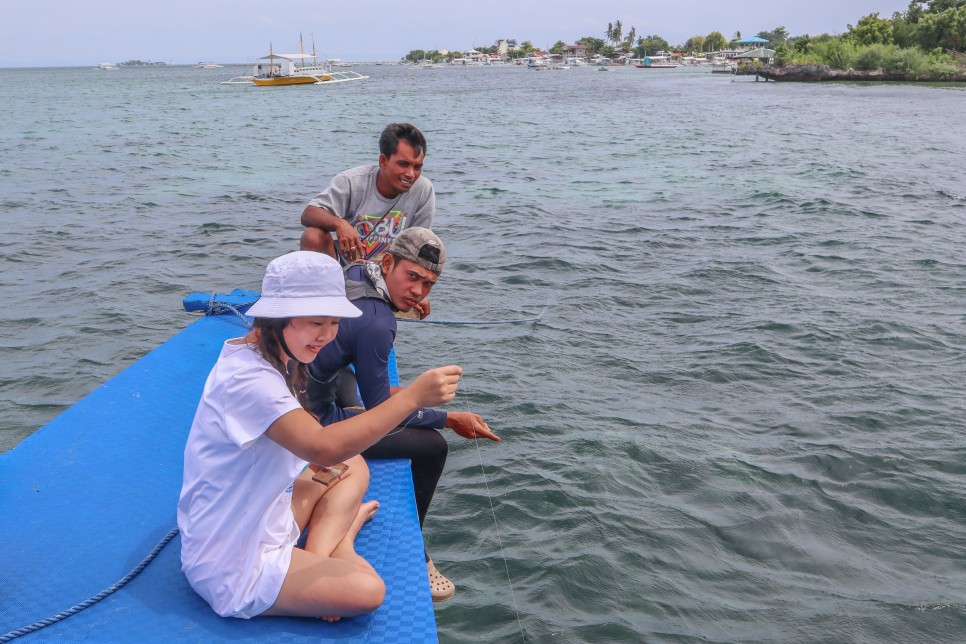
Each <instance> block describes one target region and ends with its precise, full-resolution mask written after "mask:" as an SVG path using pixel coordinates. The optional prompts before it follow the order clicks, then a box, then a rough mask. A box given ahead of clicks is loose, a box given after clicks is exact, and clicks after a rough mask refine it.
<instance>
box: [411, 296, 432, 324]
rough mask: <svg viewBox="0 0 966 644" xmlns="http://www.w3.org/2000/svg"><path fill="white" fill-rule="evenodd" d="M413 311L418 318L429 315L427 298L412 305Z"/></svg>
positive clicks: (421, 318)
mask: <svg viewBox="0 0 966 644" xmlns="http://www.w3.org/2000/svg"><path fill="white" fill-rule="evenodd" d="M413 311H415V312H416V314H417V315H419V319H420V320H425V319H426V316H428V315H429V300H428V299H424V300H423V301H422V302H419V303H418V304H416V306H414V307H413Z"/></svg>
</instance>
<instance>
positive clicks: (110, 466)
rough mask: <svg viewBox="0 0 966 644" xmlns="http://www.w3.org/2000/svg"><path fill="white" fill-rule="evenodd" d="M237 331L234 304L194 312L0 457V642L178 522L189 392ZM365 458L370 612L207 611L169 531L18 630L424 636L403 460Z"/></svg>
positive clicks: (105, 637)
mask: <svg viewBox="0 0 966 644" xmlns="http://www.w3.org/2000/svg"><path fill="white" fill-rule="evenodd" d="M186 308H188V305H187V302H186ZM244 333H245V328H244V327H243V326H242V322H241V320H240V319H239V317H237V316H234V315H219V316H210V317H204V318H202V319H199V320H197V321H195V322H194V323H192V324H191V325H189V326H188V327H187V328H186V329H184V330H183V331H182V332H180V333H179V334H177V335H176V336H175V337H173V338H172V339H171V340H169V341H167V342H165V343H164V344H162V345H161V346H160V347H158V348H157V349H155V350H154V351H152V352H151V353H149V354H148V355H146V356H144V357H143V358H142V359H140V360H138V361H137V362H136V363H134V364H133V365H131V366H130V367H128V368H127V369H125V370H124V371H123V372H121V373H120V374H118V375H117V376H115V377H114V378H112V379H111V380H109V381H108V382H106V383H104V384H103V385H101V386H100V387H98V388H97V389H96V390H95V391H94V392H92V393H91V394H90V395H89V396H87V397H86V398H84V399H83V400H81V401H80V402H78V403H77V404H76V405H74V406H72V407H71V408H70V409H68V410H67V411H65V412H64V413H63V414H61V415H60V416H58V417H57V418H55V419H54V420H52V421H51V422H50V423H49V424H47V425H46V426H45V427H43V428H41V429H40V430H38V431H37V432H35V433H34V434H32V435H31V436H29V437H28V438H27V439H25V440H24V441H23V442H22V443H21V444H20V445H18V446H17V447H16V448H14V449H12V450H10V451H9V452H7V453H5V454H2V455H0V521H2V524H3V534H4V536H3V547H2V548H0V580H2V583H0V641H3V637H4V634H5V633H8V632H12V631H14V630H15V629H19V628H21V627H23V626H25V625H28V624H32V623H34V622H36V621H38V620H41V619H44V618H47V617H50V616H52V615H56V614H58V613H60V612H62V611H65V610H67V609H69V608H71V607H72V606H75V605H76V604H79V603H81V602H84V601H85V600H87V599H88V598H90V597H92V596H93V595H96V594H97V593H99V592H101V591H102V590H104V589H105V588H108V587H110V586H111V585H113V584H114V583H115V582H117V581H118V580H119V579H121V578H122V577H124V576H125V575H126V574H127V573H129V572H130V571H131V570H132V569H134V568H135V567H136V566H137V565H138V564H139V562H141V561H142V559H143V558H144V557H145V556H146V555H147V554H148V553H149V552H151V550H152V549H153V548H154V547H155V546H156V545H157V544H158V543H159V542H160V541H161V540H162V539H163V538H164V537H165V535H167V534H168V533H169V532H170V531H171V530H172V529H173V528H175V527H176V508H177V502H178V494H179V492H180V490H181V477H182V463H183V453H184V444H185V440H186V438H187V435H188V430H189V429H190V426H191V420H192V418H193V417H194V412H195V407H196V405H197V401H198V399H199V397H200V394H201V390H202V387H203V386H204V382H205V379H206V378H207V376H208V371H209V370H210V368H211V365H212V364H214V361H215V359H216V358H217V356H218V353H219V351H220V349H221V346H222V344H223V342H224V341H225V340H226V339H228V338H231V337H237V336H240V335H243V334H244ZM370 467H371V470H372V482H371V485H370V489H369V494H368V496H369V497H370V498H376V499H378V500H379V501H380V509H379V512H378V513H377V514H376V516H375V517H374V518H373V519H372V520H371V521H370V522H369V523H368V524H366V526H365V527H364V528H363V530H362V532H361V533H360V536H359V539H358V541H357V549H358V551H359V553H360V554H361V555H362V556H364V557H365V558H366V559H368V560H369V561H370V562H371V563H372V564H373V566H374V567H375V568H376V570H377V571H378V572H379V573H380V575H382V577H383V579H384V580H385V581H386V586H387V592H386V600H385V602H384V604H383V605H382V607H380V608H379V609H378V610H377V611H376V612H374V613H372V614H370V615H367V616H363V617H356V618H347V619H343V620H341V621H339V622H335V623H329V622H325V621H321V620H315V619H305V618H276V617H271V618H256V619H253V620H239V619H225V618H221V617H218V616H217V615H216V614H215V613H214V612H213V611H212V610H211V608H210V607H209V606H208V605H207V604H206V603H205V602H204V601H203V600H202V599H201V598H199V597H198V596H197V595H196V594H195V593H194V591H193V590H192V589H191V587H190V586H189V585H188V583H187V580H186V579H185V577H184V575H183V574H182V572H181V563H180V551H181V547H180V539H179V538H177V537H175V538H174V539H173V540H172V541H171V542H170V543H168V544H167V546H165V547H164V548H163V549H162V550H161V552H160V554H159V555H158V557H157V558H156V559H155V560H154V561H152V562H151V563H150V564H149V565H148V566H147V567H146V568H145V569H144V571H143V572H141V573H140V574H139V575H138V576H136V577H135V578H134V579H133V580H132V581H131V582H130V583H129V584H127V585H126V586H124V587H123V588H122V589H120V590H119V591H117V592H116V593H114V594H112V595H110V596H108V597H106V598H105V599H103V600H102V601H100V602H98V603H96V604H94V605H93V606H91V607H90V608H87V609H86V610H83V611H81V612H79V613H77V614H76V615H73V616H71V617H68V618H67V619H65V620H63V621H59V622H57V623H55V624H53V625H50V626H48V627H46V628H43V629H41V630H38V631H36V632H34V633H32V634H30V635H27V636H26V637H25V638H24V640H23V641H30V640H33V641H42V640H43V641H46V640H56V641H75V640H88V641H134V640H148V641H159V640H165V641H169V640H178V641H204V642H217V641H228V640H231V641H249V640H258V641H265V642H269V641H288V640H294V639H302V638H311V639H312V640H314V641H321V642H330V641H331V642H336V641H339V642H345V641H354V642H389V641H392V642H398V641H407V642H426V641H436V640H437V635H436V622H435V617H434V614H433V605H432V599H431V597H430V594H429V584H428V580H427V577H426V566H425V563H424V559H423V542H422V536H421V534H420V530H419V523H418V520H417V517H416V506H415V501H414V498H413V491H412V479H411V477H410V472H409V463H408V461H373V462H371V463H370Z"/></svg>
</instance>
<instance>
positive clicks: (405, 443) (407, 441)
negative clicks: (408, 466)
mask: <svg viewBox="0 0 966 644" xmlns="http://www.w3.org/2000/svg"><path fill="white" fill-rule="evenodd" d="M448 451H449V445H447V444H446V439H445V438H443V436H442V434H440V433H439V432H438V431H437V430H435V429H427V428H423V427H404V428H401V429H400V428H397V429H394V430H392V431H391V432H390V433H389V434H388V435H386V436H384V437H383V438H382V440H380V441H379V442H378V443H376V444H375V445H373V446H372V447H370V448H369V449H367V450H366V451H364V452H363V453H362V455H363V456H364V457H365V458H366V459H370V458H408V459H409V460H410V461H412V472H413V490H414V492H415V493H416V512H417V513H418V514H419V527H420V528H422V527H423V521H424V520H425V519H426V512H427V511H428V510H429V504H430V503H432V502H433V493H434V492H436V484H437V483H438V482H439V477H440V476H441V475H442V474H443V466H444V465H446V454H447V452H448Z"/></svg>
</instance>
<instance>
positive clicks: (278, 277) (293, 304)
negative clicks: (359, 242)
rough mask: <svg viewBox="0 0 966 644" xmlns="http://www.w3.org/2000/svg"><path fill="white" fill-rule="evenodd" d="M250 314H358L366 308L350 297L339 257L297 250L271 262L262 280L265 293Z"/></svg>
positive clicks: (285, 315)
mask: <svg viewBox="0 0 966 644" xmlns="http://www.w3.org/2000/svg"><path fill="white" fill-rule="evenodd" d="M247 315H248V316H249V317H253V318H298V317H314V316H327V317H337V318H357V317H359V316H360V315H362V311H360V310H359V309H357V308H356V307H355V306H354V305H353V304H352V302H350V301H349V300H347V299H346V297H345V277H344V276H343V274H342V267H341V266H339V263H338V262H337V261H335V260H334V259H332V258H331V257H329V256H328V255H326V254H325V253H316V252H314V251H308V250H297V251H295V252H294V253H289V254H288V255H282V256H281V257H278V258H276V259H273V260H272V261H271V262H270V263H269V265H268V268H266V269H265V279H263V280H262V296H261V297H260V298H259V299H258V301H257V302H255V304H253V305H252V307H251V308H250V309H248V312H247Z"/></svg>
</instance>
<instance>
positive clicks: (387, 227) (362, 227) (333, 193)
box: [309, 165, 436, 261]
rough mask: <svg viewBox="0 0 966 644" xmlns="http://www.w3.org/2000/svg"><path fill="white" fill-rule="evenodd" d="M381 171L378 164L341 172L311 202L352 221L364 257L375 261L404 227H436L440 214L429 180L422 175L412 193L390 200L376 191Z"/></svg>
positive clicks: (312, 204) (414, 185)
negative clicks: (435, 216)
mask: <svg viewBox="0 0 966 644" xmlns="http://www.w3.org/2000/svg"><path fill="white" fill-rule="evenodd" d="M378 172H379V166H378V165H363V166H359V167H358V168H352V169H351V170H346V171H345V172H340V173H339V174H337V175H335V177H333V178H332V182H331V183H329V187H328V188H326V189H325V190H323V191H322V192H321V193H319V194H318V195H317V196H316V197H315V198H314V199H312V201H310V202H309V205H310V206H318V207H319V208H325V209H326V210H328V211H329V212H331V213H332V214H333V215H336V216H337V217H342V218H343V219H345V220H346V221H348V222H349V223H350V224H352V226H353V227H354V228H355V229H356V232H358V233H359V238H360V239H361V240H362V245H363V246H364V247H365V257H364V258H363V259H366V260H372V261H378V260H379V258H380V257H382V254H383V253H384V252H385V250H386V248H388V247H389V244H391V243H392V240H394V239H395V238H396V235H398V234H399V233H400V232H401V231H402V230H403V229H405V228H409V227H411V226H420V227H422V228H432V226H433V215H434V214H435V213H436V193H435V192H434V191H433V184H432V183H430V181H429V179H427V178H426V177H424V176H422V175H420V177H419V179H417V180H416V183H414V184H413V187H412V188H410V189H409V191H408V192H404V193H402V194H400V195H399V196H398V197H395V198H393V199H386V198H385V197H383V196H382V195H381V194H379V191H378V190H376V175H377V174H378Z"/></svg>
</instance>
